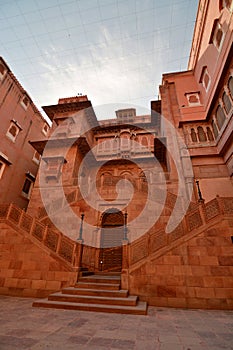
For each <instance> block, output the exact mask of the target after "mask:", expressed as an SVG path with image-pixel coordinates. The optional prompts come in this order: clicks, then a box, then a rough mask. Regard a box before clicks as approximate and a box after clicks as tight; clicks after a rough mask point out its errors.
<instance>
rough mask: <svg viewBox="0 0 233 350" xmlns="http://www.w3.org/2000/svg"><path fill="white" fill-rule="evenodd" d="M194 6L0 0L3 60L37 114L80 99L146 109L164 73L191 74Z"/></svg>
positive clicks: (187, 0)
mask: <svg viewBox="0 0 233 350" xmlns="http://www.w3.org/2000/svg"><path fill="white" fill-rule="evenodd" d="M197 6H198V0H0V32H1V35H0V46H1V53H0V55H1V56H2V57H3V58H4V59H5V60H6V62H7V63H8V65H9V66H10V68H11V70H12V71H13V73H14V74H15V75H16V77H17V78H18V80H19V81H20V83H21V84H22V85H23V87H24V88H25V89H26V90H27V91H28V93H29V94H30V96H31V97H32V99H33V101H34V102H35V104H36V105H37V107H38V108H39V109H41V106H42V105H50V104H56V103H57V100H58V98H60V97H68V96H75V95H77V93H82V94H87V95H88V97H89V99H90V100H91V101H92V104H93V106H97V105H103V104H106V103H116V104H125V106H135V105H136V106H142V107H146V108H147V107H149V105H150V101H151V100H153V99H156V98H157V96H158V87H159V84H160V83H161V77H162V73H165V72H172V71H180V70H185V69H186V68H187V63H188V58H189V52H190V46H191V42H192V34H193V28H194V24H195V18H196V11H197ZM105 113H106V112H105ZM100 114H101V113H100ZM100 117H102V118H103V117H104V118H108V117H112V115H110V114H109V115H104V114H103V112H102V115H100Z"/></svg>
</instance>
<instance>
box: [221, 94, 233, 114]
mask: <svg viewBox="0 0 233 350" xmlns="http://www.w3.org/2000/svg"><path fill="white" fill-rule="evenodd" d="M222 100H223V104H224V108H225V111H226V113H227V114H228V113H229V112H230V110H231V107H232V104H231V100H230V98H229V96H228V95H227V94H226V92H224V93H223V95H222Z"/></svg>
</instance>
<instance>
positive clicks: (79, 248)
mask: <svg viewBox="0 0 233 350" xmlns="http://www.w3.org/2000/svg"><path fill="white" fill-rule="evenodd" d="M82 255H83V240H82V239H79V240H77V244H76V251H75V264H74V267H75V268H76V269H77V278H78V277H79V274H80V271H81V267H82Z"/></svg>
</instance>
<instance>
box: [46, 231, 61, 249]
mask: <svg viewBox="0 0 233 350" xmlns="http://www.w3.org/2000/svg"><path fill="white" fill-rule="evenodd" d="M44 243H45V245H46V246H47V247H48V248H49V249H51V250H53V251H54V252H55V251H56V249H57V243H58V234H57V233H56V232H54V231H52V230H50V229H49V230H48V231H47V234H46V237H45V241H44Z"/></svg>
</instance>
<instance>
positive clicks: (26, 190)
mask: <svg viewBox="0 0 233 350" xmlns="http://www.w3.org/2000/svg"><path fill="white" fill-rule="evenodd" d="M32 186H33V181H31V180H30V179H28V178H26V179H25V181H24V185H23V189H22V195H23V196H24V197H26V198H29V197H30V194H31V191H32Z"/></svg>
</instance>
